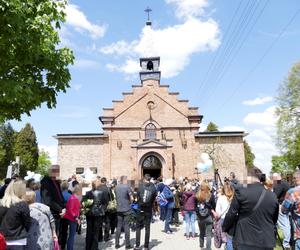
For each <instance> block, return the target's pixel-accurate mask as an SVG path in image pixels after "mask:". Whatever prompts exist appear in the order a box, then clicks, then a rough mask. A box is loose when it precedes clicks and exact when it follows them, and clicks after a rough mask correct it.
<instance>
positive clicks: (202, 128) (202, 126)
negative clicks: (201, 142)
mask: <svg viewBox="0 0 300 250" xmlns="http://www.w3.org/2000/svg"><path fill="white" fill-rule="evenodd" d="M206 128H207V124H204V123H201V124H200V128H199V132H204V131H205V130H206Z"/></svg>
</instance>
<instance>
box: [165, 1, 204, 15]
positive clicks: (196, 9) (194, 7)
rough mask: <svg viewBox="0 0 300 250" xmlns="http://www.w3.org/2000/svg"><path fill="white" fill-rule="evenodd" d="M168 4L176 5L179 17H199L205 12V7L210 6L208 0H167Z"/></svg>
mask: <svg viewBox="0 0 300 250" xmlns="http://www.w3.org/2000/svg"><path fill="white" fill-rule="evenodd" d="M165 2H166V3H168V4H174V5H175V6H176V12H175V13H176V16H177V17H178V18H190V17H197V16H201V15H203V14H204V8H205V7H207V6H208V1H207V0H165Z"/></svg>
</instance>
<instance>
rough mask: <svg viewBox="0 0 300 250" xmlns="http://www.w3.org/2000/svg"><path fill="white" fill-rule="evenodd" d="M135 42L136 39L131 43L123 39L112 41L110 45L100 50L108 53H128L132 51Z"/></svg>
mask: <svg viewBox="0 0 300 250" xmlns="http://www.w3.org/2000/svg"><path fill="white" fill-rule="evenodd" d="M135 44H136V41H134V42H132V43H131V44H128V43H127V42H126V41H124V40H121V41H118V42H116V43H112V44H110V45H108V46H104V47H102V48H100V52H102V53H103V54H106V55H109V54H118V55H126V54H130V53H131V51H132V50H133V49H134V47H133V46H134V45H135Z"/></svg>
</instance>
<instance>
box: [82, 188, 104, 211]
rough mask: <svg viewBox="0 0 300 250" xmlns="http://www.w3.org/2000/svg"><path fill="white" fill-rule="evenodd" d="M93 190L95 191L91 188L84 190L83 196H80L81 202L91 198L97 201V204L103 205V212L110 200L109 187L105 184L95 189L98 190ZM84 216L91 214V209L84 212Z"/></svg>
mask: <svg viewBox="0 0 300 250" xmlns="http://www.w3.org/2000/svg"><path fill="white" fill-rule="evenodd" d="M94 191H95V189H92V190H90V191H88V192H86V194H85V196H83V197H82V202H84V201H86V200H93V201H94V202H96V201H97V202H99V204H101V205H102V206H103V209H104V212H106V209H107V205H108V202H109V201H110V194H109V189H108V188H107V187H106V186H105V187H102V188H98V189H97V191H100V192H94ZM94 194H96V195H97V197H95V195H94ZM93 205H94V204H93ZM93 205H92V206H93ZM86 216H88V217H90V216H93V215H92V214H91V209H90V211H89V212H88V213H87V214H86Z"/></svg>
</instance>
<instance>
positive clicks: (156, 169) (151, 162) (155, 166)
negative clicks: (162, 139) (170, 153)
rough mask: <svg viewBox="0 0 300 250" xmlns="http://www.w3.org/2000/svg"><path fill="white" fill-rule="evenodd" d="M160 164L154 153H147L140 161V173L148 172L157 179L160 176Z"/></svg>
mask: <svg viewBox="0 0 300 250" xmlns="http://www.w3.org/2000/svg"><path fill="white" fill-rule="evenodd" d="M161 169H162V164H161V161H160V159H158V158H157V157H156V156H155V155H149V156H147V157H146V158H145V160H144V161H143V163H142V174H143V176H144V175H145V174H150V176H151V177H153V178H154V179H157V178H158V177H159V176H161Z"/></svg>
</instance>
